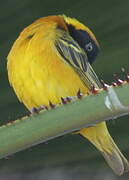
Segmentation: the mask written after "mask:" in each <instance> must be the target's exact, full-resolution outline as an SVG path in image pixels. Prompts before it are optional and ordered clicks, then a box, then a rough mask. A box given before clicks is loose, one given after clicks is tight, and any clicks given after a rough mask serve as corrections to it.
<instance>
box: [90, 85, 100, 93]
mask: <svg viewBox="0 0 129 180" xmlns="http://www.w3.org/2000/svg"><path fill="white" fill-rule="evenodd" d="M90 92H91V93H92V94H98V92H99V89H97V88H96V87H94V86H93V87H92V89H91V91H90Z"/></svg>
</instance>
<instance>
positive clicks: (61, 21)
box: [23, 15, 100, 63]
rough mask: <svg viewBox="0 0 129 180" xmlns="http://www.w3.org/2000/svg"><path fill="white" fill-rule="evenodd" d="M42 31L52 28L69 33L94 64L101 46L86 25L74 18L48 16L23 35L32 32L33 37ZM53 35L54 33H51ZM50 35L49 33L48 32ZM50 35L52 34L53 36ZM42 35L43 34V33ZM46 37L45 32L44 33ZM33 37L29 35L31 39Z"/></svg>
mask: <svg viewBox="0 0 129 180" xmlns="http://www.w3.org/2000/svg"><path fill="white" fill-rule="evenodd" d="M40 27H41V31H42V30H43V29H47V30H48V29H49V28H50V29H51V30H52V27H56V28H60V29H62V30H64V31H68V32H69V34H70V35H71V37H72V38H73V39H74V40H75V41H76V42H77V43H78V44H79V46H80V47H81V48H82V49H84V51H85V52H86V54H87V57H88V61H89V63H92V62H93V61H94V60H95V58H96V56H97V54H98V52H99V50H100V47H99V44H98V42H97V40H96V38H95V35H94V34H93V32H92V31H91V30H90V29H89V28H88V27H87V26H85V25H84V24H82V23H80V22H79V21H78V20H76V19H74V18H70V17H67V16H65V15H58V16H47V17H43V18H40V19H38V20H36V21H35V22H34V23H33V24H31V25H30V26H28V27H27V29H25V31H23V33H25V34H26V32H29V34H30V32H31V34H32V35H33V34H34V33H35V31H39V30H40ZM42 32H43V31H42ZM50 32H51V33H52V31H50ZM46 33H48V31H46ZM51 33H50V34H51ZM41 35H42V33H41ZM44 35H45V31H44ZM30 36H31V35H29V37H30Z"/></svg>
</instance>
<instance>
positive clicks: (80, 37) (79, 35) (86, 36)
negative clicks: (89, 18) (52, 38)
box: [62, 15, 100, 63]
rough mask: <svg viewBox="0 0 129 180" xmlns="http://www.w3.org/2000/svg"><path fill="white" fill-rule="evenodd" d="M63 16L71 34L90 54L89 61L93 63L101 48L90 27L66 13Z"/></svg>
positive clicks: (88, 54)
mask: <svg viewBox="0 0 129 180" xmlns="http://www.w3.org/2000/svg"><path fill="white" fill-rule="evenodd" d="M62 17H63V19H64V21H65V23H66V25H67V28H68V31H69V33H70V35H71V36H72V38H73V39H74V40H75V41H77V42H78V44H79V45H80V47H81V48H83V49H84V51H85V52H86V54H87V56H88V61H89V62H90V63H92V62H93V61H94V60H95V58H96V56H97V55H98V53H99V50H100V47H99V44H98V42H97V40H96V37H95V35H94V34H93V32H92V31H91V30H90V29H89V28H88V27H86V26H85V25H83V24H82V23H80V22H79V21H78V20H76V19H74V18H69V17H67V16H65V15H63V16H62Z"/></svg>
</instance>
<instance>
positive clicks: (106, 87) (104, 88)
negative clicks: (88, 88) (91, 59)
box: [101, 80, 109, 91]
mask: <svg viewBox="0 0 129 180" xmlns="http://www.w3.org/2000/svg"><path fill="white" fill-rule="evenodd" d="M101 83H102V86H103V90H105V91H107V90H108V87H109V85H108V84H106V83H105V82H104V81H103V80H101Z"/></svg>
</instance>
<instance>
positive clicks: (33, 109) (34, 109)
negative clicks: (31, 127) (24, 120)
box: [30, 107, 39, 114]
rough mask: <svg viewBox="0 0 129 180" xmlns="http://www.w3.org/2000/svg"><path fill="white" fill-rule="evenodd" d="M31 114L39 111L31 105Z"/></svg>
mask: <svg viewBox="0 0 129 180" xmlns="http://www.w3.org/2000/svg"><path fill="white" fill-rule="evenodd" d="M30 112H31V114H37V113H39V110H38V109H37V108H36V107H33V108H32V109H31V110H30Z"/></svg>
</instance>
